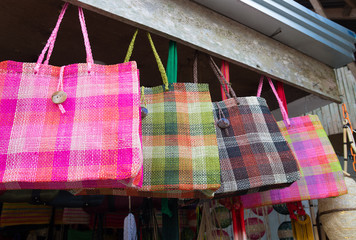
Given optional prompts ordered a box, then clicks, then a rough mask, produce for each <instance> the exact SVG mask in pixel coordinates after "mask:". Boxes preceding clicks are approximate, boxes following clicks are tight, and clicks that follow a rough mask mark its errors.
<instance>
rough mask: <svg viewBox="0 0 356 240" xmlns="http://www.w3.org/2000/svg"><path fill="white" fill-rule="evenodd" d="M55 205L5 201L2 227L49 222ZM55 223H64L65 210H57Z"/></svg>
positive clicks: (1, 218)
mask: <svg viewBox="0 0 356 240" xmlns="http://www.w3.org/2000/svg"><path fill="white" fill-rule="evenodd" d="M52 214H53V207H50V206H45V205H32V204H28V203H3V205H2V210H1V216H0V227H7V226H15V225H42V224H49V223H50V220H51V216H52ZM54 216H55V224H62V223H63V210H62V209H56V210H55V215H54Z"/></svg>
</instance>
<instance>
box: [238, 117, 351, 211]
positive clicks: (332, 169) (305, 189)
mask: <svg viewBox="0 0 356 240" xmlns="http://www.w3.org/2000/svg"><path fill="white" fill-rule="evenodd" d="M290 122H291V125H290V126H288V124H286V122H285V121H284V120H283V121H279V122H278V126H279V128H280V130H281V132H282V134H283V136H284V137H285V138H286V140H287V142H288V143H289V146H290V147H291V149H292V150H293V152H294V154H295V156H296V158H297V159H298V161H299V164H300V171H301V174H302V177H301V178H300V180H298V181H297V182H295V183H293V184H292V185H291V186H290V187H287V188H284V189H274V190H270V191H266V192H261V193H253V194H248V195H245V196H242V197H241V200H242V202H243V205H244V207H246V208H253V207H257V206H262V205H270V204H280V203H285V202H295V201H302V200H309V199H319V198H327V197H335V196H339V195H342V194H346V193H347V188H346V185H345V181H344V177H343V172H342V169H341V165H340V162H339V160H338V158H337V156H336V154H335V152H334V149H333V147H332V145H331V143H330V141H329V138H328V136H327V134H326V132H325V130H324V129H323V126H322V125H321V123H320V120H319V118H318V116H316V115H308V116H303V117H296V118H290Z"/></svg>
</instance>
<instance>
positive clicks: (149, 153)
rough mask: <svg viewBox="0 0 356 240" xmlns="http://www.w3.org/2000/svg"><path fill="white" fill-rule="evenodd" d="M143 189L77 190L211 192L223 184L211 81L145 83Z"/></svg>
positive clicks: (172, 194)
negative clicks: (165, 86) (155, 85)
mask: <svg viewBox="0 0 356 240" xmlns="http://www.w3.org/2000/svg"><path fill="white" fill-rule="evenodd" d="M144 98H145V102H146V108H147V109H148V115H147V116H146V117H145V118H144V119H143V120H142V142H143V184H142V188H141V189H132V188H126V189H82V190H77V191H75V190H74V191H72V192H73V193H74V194H76V195H97V194H105V195H129V196H140V197H158V198H209V197H210V198H211V197H213V193H214V191H215V190H216V189H218V188H219V187H220V165H219V154H218V147H217V140H216V131H215V125H214V117H213V111H212V110H213V109H212V103H211V98H210V93H209V90H208V85H207V84H197V83H174V84H169V90H168V91H165V90H164V87H163V86H158V87H153V88H144Z"/></svg>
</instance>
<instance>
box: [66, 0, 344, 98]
mask: <svg viewBox="0 0 356 240" xmlns="http://www.w3.org/2000/svg"><path fill="white" fill-rule="evenodd" d="M67 1H69V2H71V3H73V4H75V5H79V6H82V7H84V8H87V9H89V10H92V11H95V12H98V13H100V14H102V15H105V16H108V17H111V18H114V19H116V20H119V21H122V22H125V23H127V24H130V25H133V26H137V27H139V28H141V29H144V30H148V31H151V32H153V33H155V34H158V35H161V36H163V37H166V38H169V39H172V40H175V41H177V42H179V43H182V44H185V45H187V46H190V47H192V48H195V49H199V50H201V51H203V52H206V53H209V54H211V55H214V56H216V57H219V58H221V59H224V60H226V61H229V62H232V63H234V64H238V65H240V66H243V67H246V68H248V69H252V70H254V71H256V72H258V73H260V74H265V75H267V76H270V77H272V78H274V79H276V80H279V81H282V82H284V83H286V84H289V85H293V86H295V87H297V88H300V89H303V90H305V91H307V92H310V93H312V94H315V95H318V96H321V97H323V98H326V99H329V100H332V101H335V102H340V98H339V96H338V95H339V94H338V90H337V87H336V80H335V75H334V72H333V70H332V69H331V68H330V67H329V66H327V65H325V64H323V63H321V62H319V61H317V60H315V59H313V58H311V57H309V56H306V55H304V54H303V53H301V52H299V51H297V50H295V49H292V48H290V47H288V46H286V45H283V44H281V43H279V42H277V41H276V40H273V39H271V38H269V37H267V36H265V35H262V34H261V33H258V32H256V31H254V30H252V29H250V28H247V27H245V26H243V25H242V24H239V23H238V22H236V21H233V20H231V19H229V18H226V17H224V16H222V15H220V14H218V13H215V12H213V11H211V10H209V9H207V8H205V7H202V6H200V5H198V4H196V3H194V2H191V1H187V0H155V1H151V0H120V1H112V0H101V1H97V0H67Z"/></svg>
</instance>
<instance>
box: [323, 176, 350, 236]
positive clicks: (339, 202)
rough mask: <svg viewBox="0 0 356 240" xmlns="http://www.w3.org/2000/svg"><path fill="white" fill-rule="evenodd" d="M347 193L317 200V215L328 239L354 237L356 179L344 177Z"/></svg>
mask: <svg viewBox="0 0 356 240" xmlns="http://www.w3.org/2000/svg"><path fill="white" fill-rule="evenodd" d="M345 182H346V186H347V189H348V194H346V195H342V196H339V197H335V198H325V199H320V200H319V214H320V215H319V216H320V221H321V223H322V225H323V228H324V230H325V232H326V234H327V235H328V238H329V239H330V240H334V239H335V240H339V239H356V227H355V222H356V181H355V179H353V178H351V177H345Z"/></svg>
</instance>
